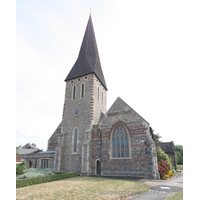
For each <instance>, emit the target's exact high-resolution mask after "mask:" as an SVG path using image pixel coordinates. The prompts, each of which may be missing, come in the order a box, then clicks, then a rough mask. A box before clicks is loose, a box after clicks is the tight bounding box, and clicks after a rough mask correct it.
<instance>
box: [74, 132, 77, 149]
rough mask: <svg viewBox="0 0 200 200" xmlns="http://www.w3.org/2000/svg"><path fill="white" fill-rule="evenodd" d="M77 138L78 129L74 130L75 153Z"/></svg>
mask: <svg viewBox="0 0 200 200" xmlns="http://www.w3.org/2000/svg"><path fill="white" fill-rule="evenodd" d="M77 136H78V129H77V128H75V129H74V152H77Z"/></svg>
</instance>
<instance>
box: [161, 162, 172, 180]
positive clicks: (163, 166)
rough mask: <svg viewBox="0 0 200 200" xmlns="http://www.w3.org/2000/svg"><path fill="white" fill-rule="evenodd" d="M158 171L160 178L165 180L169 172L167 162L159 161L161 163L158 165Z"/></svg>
mask: <svg viewBox="0 0 200 200" xmlns="http://www.w3.org/2000/svg"><path fill="white" fill-rule="evenodd" d="M158 171H159V173H160V177H161V178H166V175H168V171H170V169H169V164H168V162H167V161H164V160H163V159H161V161H160V162H159V163H158Z"/></svg>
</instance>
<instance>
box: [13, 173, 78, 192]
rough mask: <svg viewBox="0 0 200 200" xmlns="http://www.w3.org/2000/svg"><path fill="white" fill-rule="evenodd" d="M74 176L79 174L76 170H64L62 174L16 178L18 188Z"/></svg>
mask: <svg viewBox="0 0 200 200" xmlns="http://www.w3.org/2000/svg"><path fill="white" fill-rule="evenodd" d="M74 176H77V173H76V172H63V173H61V174H54V175H48V176H41V177H36V178H27V179H17V180H16V188H20V187H26V186H29V185H35V184H39V183H46V182H51V181H56V180H61V179H65V178H70V177H74Z"/></svg>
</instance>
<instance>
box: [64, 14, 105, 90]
mask: <svg viewBox="0 0 200 200" xmlns="http://www.w3.org/2000/svg"><path fill="white" fill-rule="evenodd" d="M91 73H94V74H95V75H96V76H97V78H98V79H99V81H100V82H101V84H102V85H103V86H104V88H105V89H106V90H107V86H106V82H105V79H104V75H103V71H102V68H101V63H100V58H99V53H98V49H97V43H96V39H95V34H94V28H93V24H92V18H91V15H90V17H89V20H88V23H87V27H86V30H85V34H84V37H83V41H82V44H81V48H80V51H79V55H78V58H77V60H76V62H75V64H74V66H73V67H72V69H71V71H70V72H69V74H68V76H67V78H66V79H65V81H68V80H71V79H74V78H77V77H81V76H85V75H87V74H91Z"/></svg>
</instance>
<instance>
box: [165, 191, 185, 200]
mask: <svg viewBox="0 0 200 200" xmlns="http://www.w3.org/2000/svg"><path fill="white" fill-rule="evenodd" d="M182 199H183V190H181V191H180V192H178V193H177V194H175V195H173V196H171V197H169V198H167V200H182Z"/></svg>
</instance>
